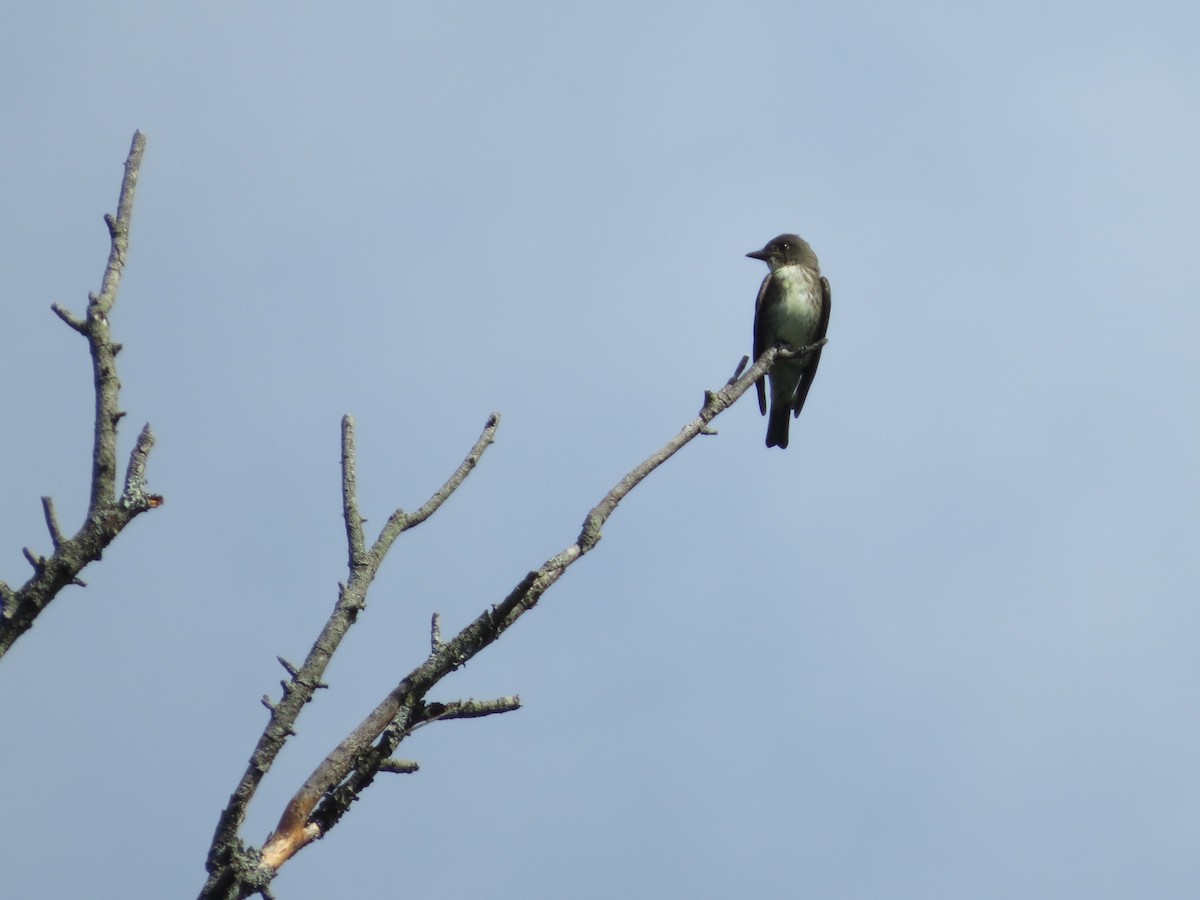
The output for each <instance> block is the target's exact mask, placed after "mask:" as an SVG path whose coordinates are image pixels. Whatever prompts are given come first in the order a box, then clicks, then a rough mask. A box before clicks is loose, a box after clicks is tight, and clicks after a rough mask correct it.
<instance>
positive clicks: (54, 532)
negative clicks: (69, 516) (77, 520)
mask: <svg viewBox="0 0 1200 900" xmlns="http://www.w3.org/2000/svg"><path fill="white" fill-rule="evenodd" d="M42 512H43V513H44V514H45V516H46V527H47V528H48V529H49V530H50V543H51V545H52V546H53V547H54V549H55V550H57V549H58V548H59V547H61V546H62V544H63V534H62V529H61V528H59V527H58V516H57V515H55V513H54V501H53V500H51V499H50V498H49V497H43V498H42Z"/></svg>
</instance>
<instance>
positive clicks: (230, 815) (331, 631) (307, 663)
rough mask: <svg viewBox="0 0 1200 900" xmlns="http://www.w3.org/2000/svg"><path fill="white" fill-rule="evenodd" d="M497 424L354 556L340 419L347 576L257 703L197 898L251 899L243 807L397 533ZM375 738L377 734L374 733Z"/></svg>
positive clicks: (346, 445)
mask: <svg viewBox="0 0 1200 900" xmlns="http://www.w3.org/2000/svg"><path fill="white" fill-rule="evenodd" d="M499 424H500V415H499V413H492V415H491V416H489V417H488V420H487V422H486V423H485V425H484V428H483V432H482V433H481V434H480V436H479V439H478V440H477V441H476V442H475V444H474V446H472V447H471V450H470V452H469V453H468V454H467V456H466V458H465V459H464V460H463V462H462V463H461V464H460V465H459V466H458V468H457V469H456V470H455V471H454V474H452V475H451V476H450V478H449V479H448V480H447V481H446V483H445V484H443V485H442V487H441V488H439V489H438V490H437V491H436V492H435V493H434V494H433V496H432V497H431V498H430V499H429V500H428V501H427V502H426V503H425V504H424V505H423V506H422V507H421V508H420V509H419V510H418V511H417V512H416V513H413V514H411V515H405V514H403V513H400V512H399V511H397V512H396V513H393V515H392V517H391V519H389V520H388V524H387V525H385V526H384V533H383V534H381V535H380V537H379V539H378V540H377V541H376V542H375V546H374V547H372V549H371V550H370V551H369V552H366V551H362V552H359V550H357V549H356V547H362V546H363V544H362V541H361V523H362V518H361V517H360V516H359V513H358V505H357V504H358V501H357V498H356V485H355V482H356V479H355V458H354V421H353V419H351V418H350V417H349V416H346V417H345V418H344V419H343V420H342V509H343V514H344V517H345V520H346V522H345V524H346V534H347V543H348V546H349V552H348V563H349V569H350V577H349V579H348V580H347V582H346V584H345V585H343V586H340V587H339V590H338V599H337V602H336V603H335V604H334V608H333V612H332V613H331V614H330V616H329V619H328V620H327V621H326V623H325V626H324V627H323V628H322V629H321V633H320V635H318V637H317V640H316V642H315V643H314V644H313V646H312V649H311V650H309V653H308V656H307V657H306V658H305V660H304V664H303V665H301V666H300V668H299V669H298V670H297V671H296V672H295V674H294V675H292V677H291V679H290V680H289V681H288V682H286V684H285V690H284V695H283V697H282V698H281V699H280V701H279V702H278V703H274V704H271V703H270V702H269V701H267V700H266V698H264V701H265V702H264V705H265V706H267V708H268V709H270V711H271V716H270V719H269V721H268V722H267V726H266V728H264V729H263V733H262V735H261V736H260V737H259V739H258V744H257V746H256V747H255V749H254V753H253V755H252V756H251V758H250V765H249V766H248V767H247V768H246V771H245V773H243V775H242V779H241V781H240V782H239V784H238V786H237V788H236V790H235V791H234V793H233V796H232V797H230V799H229V803H228V805H226V807H225V809H224V811H223V812H222V813H221V818H220V820H219V821H218V823H217V829H216V833H215V834H214V836H213V843H212V846H211V848H210V849H209V856H208V860H207V863H206V865H207V868H208V871H209V873H210V877H209V880H208V883H207V884H206V885H205V888H204V891H203V892H202V893H201V896H202V897H213V898H215V897H226V896H242V897H246V896H249V895H250V894H252V893H254V891H253V890H252V891H250V892H249V893H245V894H238V893H237V892H236V887H237V885H239V884H241V885H243V886H245V885H249V884H250V882H251V881H254V879H255V878H260V876H261V875H262V872H261V871H260V869H259V868H256V867H257V866H258V863H256V862H252V861H250V860H249V858H248V857H247V854H248V853H250V851H248V850H246V848H245V847H244V846H243V845H242V843H241V840H240V839H239V838H238V829H239V828H240V827H241V824H242V821H243V819H244V818H245V815H246V807H247V806H248V805H249V803H250V800H251V799H252V798H253V796H254V794H255V792H256V791H257V790H258V785H259V784H260V783H261V781H262V778H263V776H264V775H265V774H266V773H267V770H268V769H269V768H270V767H271V765H272V763H273V762H274V761H275V757H276V756H277V755H278V754H279V751H280V750H281V749H282V748H283V745H284V742H285V741H286V740H287V738H288V736H289V735H291V734H294V733H295V730H294V728H295V723H296V719H297V718H298V717H299V715H300V711H301V710H302V709H303V708H304V705H305V704H306V703H308V702H309V700H311V699H312V695H313V692H314V691H315V690H316V689H317V688H319V687H324V682H323V681H322V680H321V679H322V677H323V676H324V673H325V668H326V666H328V664H329V659H330V657H331V656H332V655H333V653H334V651H335V650H337V648H338V646H339V644H340V643H341V641H342V639H343V638H344V637H345V636H346V633H347V632H348V631H349V629H350V626H351V625H353V624H354V622H355V621H356V620H357V618H358V614H359V612H360V611H361V610H362V609H363V608H364V607H365V606H366V596H367V588H368V587H370V585H371V582H372V581H373V580H374V578H375V575H376V573H377V572H378V571H379V566H380V564H381V563H382V562H383V559H384V556H385V555H386V553H387V548H388V547H390V546H391V544H392V542H393V541H394V540H395V538H396V537H397V536H398V535H400V534H401V533H403V532H404V531H406V530H407V529H409V528H411V527H413V526H414V525H419V524H420V523H421V522H424V521H425V520H426V519H427V518H429V516H430V515H432V514H433V513H434V512H435V511H436V510H437V509H438V508H439V507H440V506H441V505H442V504H443V503H445V502H446V500H447V499H448V498H449V497H450V495H451V494H452V493H454V491H455V490H457V488H458V487H459V486H460V485H461V484H462V483H463V481H464V480H465V479H466V477H467V475H469V474H470V472H471V470H472V469H474V468H475V465H476V464H477V463H478V462H479V459H480V458H481V457H482V456H483V453H484V451H486V450H487V448H488V447H489V446H490V445H491V444H492V442H493V441H494V440H495V435H496V429H497V428H498V427H499ZM393 532H394V533H393ZM356 533H357V535H358V537H357V538H356ZM356 542H357V543H356ZM285 668H286V666H285ZM383 724H384V725H386V724H387V723H386V722H385V723H383ZM382 728H383V725H380V729H382ZM376 733H377V734H378V731H376ZM302 790H303V789H302ZM314 802H315V801H314ZM310 808H311V807H310ZM247 867H249V868H247ZM247 872H250V873H251V874H252V875H253V878H250V876H249V875H246V873H247ZM238 873H241V874H238ZM243 876H245V877H246V878H250V881H244V880H243V881H238V880H237V879H238V878H241V877H243ZM230 879H233V880H232V881H231V880H230ZM269 881H270V877H267V878H266V880H265V881H261V883H262V884H266V883H268V882H269ZM256 890H257V888H256ZM231 891H232V893H231Z"/></svg>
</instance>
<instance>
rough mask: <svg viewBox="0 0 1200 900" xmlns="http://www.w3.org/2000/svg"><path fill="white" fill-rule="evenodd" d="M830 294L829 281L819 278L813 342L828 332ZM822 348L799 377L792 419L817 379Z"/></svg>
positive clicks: (793, 402)
mask: <svg viewBox="0 0 1200 900" xmlns="http://www.w3.org/2000/svg"><path fill="white" fill-rule="evenodd" d="M832 297H833V295H832V293H831V292H830V290H829V279H828V278H824V277H822V278H821V319H820V321H819V322H817V335H816V337H815V338H813V340H814V342H815V341H819V340H821V338H823V337H825V332H826V331H828V330H829V307H830V306H831V305H832V304H831V300H832ZM823 349H825V348H824V346H821V347H818V348H817V349H816V350H814V351H813V354H812V360H811V362H809V364H808V365H807V366H805V367H804V372H803V373H801V375H800V386H799V387H798V388H796V399H795V400H793V401H792V416H793V418H794V417H796V416H798V415H800V410H801V409H803V408H804V400H805V398H807V397H808V389H809V388H810V387H812V383H813V379H814V378H816V377H817V364H818V363H820V362H821V351H822V350H823Z"/></svg>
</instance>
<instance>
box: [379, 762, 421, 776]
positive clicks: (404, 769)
mask: <svg viewBox="0 0 1200 900" xmlns="http://www.w3.org/2000/svg"><path fill="white" fill-rule="evenodd" d="M420 770H421V766H420V765H419V764H418V763H417V762H415V761H414V760H411V759H385V760H384V761H383V762H381V763H380V764H379V771H380V772H391V773H393V774H396V775H411V774H413V773H414V772H419V771H420Z"/></svg>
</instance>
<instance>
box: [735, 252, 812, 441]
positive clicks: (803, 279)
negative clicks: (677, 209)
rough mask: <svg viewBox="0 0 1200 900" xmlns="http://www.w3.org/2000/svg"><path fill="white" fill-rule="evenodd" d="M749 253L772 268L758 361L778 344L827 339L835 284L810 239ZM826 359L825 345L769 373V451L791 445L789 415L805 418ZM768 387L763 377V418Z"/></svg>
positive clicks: (757, 317) (793, 346) (761, 307)
mask: <svg viewBox="0 0 1200 900" xmlns="http://www.w3.org/2000/svg"><path fill="white" fill-rule="evenodd" d="M746 255H747V256H749V257H750V258H751V259H761V260H762V261H763V262H765V263H766V264H767V265H768V266H770V267H771V271H770V273H768V275H767V277H766V278H764V279H763V283H762V286H761V287H759V289H758V299H757V300H756V301H755V303H754V358H755V359H758V358H759V357H760V356H762V355H763V353H764V352H766V351H767V350H768V349H769V348H770V347H774V346H776V345H783V346H784V347H785V348H787V349H790V350H799V349H802V348H804V347H807V346H809V345H810V344H815V343H817V342H818V341H820V340H821V339H822V338H824V337H825V331H826V329H827V328H828V327H829V301H830V293H829V281H828V279H826V278H824V277H822V276H821V267H820V265H819V264H818V263H817V254H815V253H814V252H813V248H812V247H811V246H809V244H808V241H806V240H804V238H802V237H800V236H799V235H795V234H781V235H779V237H777V238H773V239H772V240H770V241H768V242H767V245H766V246H765V247H763V248H762V249H761V250H752V251H751V252H750V253H747V254H746ZM820 361H821V347H817V348H816V349H815V350H811V351H809V352H808V353H804V354H801V355H799V356H795V357H792V358H790V359H779V360H778V361H777V362H776V363H775V365H774V366H773V367H772V368H771V371H770V372H769V373H768V374H767V376H766V379H765V380H766V381H767V382H769V383H770V387H771V415H770V417H769V418H768V419H767V446H768V447H778V448H779V449H781V450H782V449H785V448H786V447H787V445H788V424H789V423H788V413H791V414H792V416H799V415H800V410H801V409H803V408H804V401H805V399H806V398H807V397H808V390H809V388H811V387H812V383H813V378H815V377H816V374H817V364H818V363H820ZM766 387H767V385H766V384H764V379H763V378H760V379H758V381H757V382H756V383H755V388H756V389H757V390H758V409H759V411H760V412H761V413H762V414H763V415H766V413H767V390H766Z"/></svg>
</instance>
